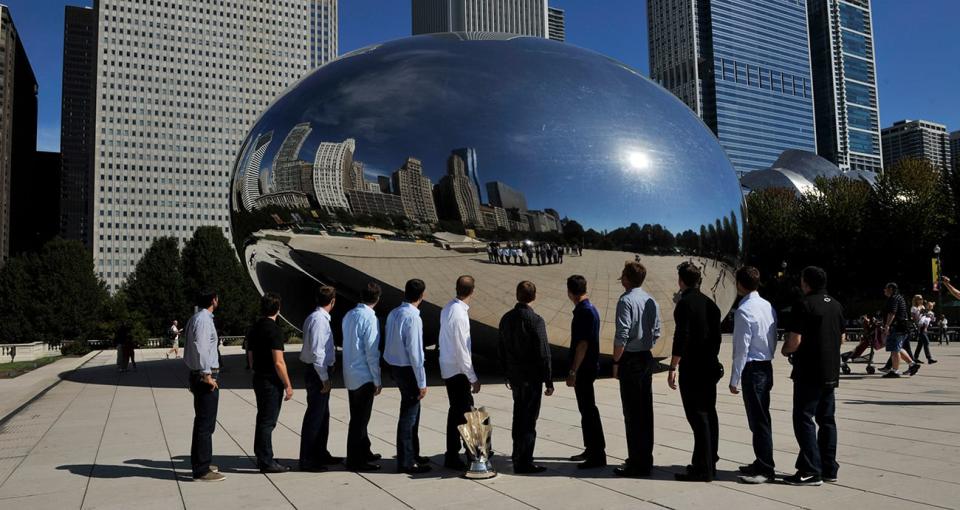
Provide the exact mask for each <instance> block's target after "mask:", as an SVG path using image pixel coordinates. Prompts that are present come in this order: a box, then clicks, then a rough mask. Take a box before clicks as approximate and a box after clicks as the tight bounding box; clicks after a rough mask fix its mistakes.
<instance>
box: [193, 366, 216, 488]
mask: <svg viewBox="0 0 960 510" xmlns="http://www.w3.org/2000/svg"><path fill="white" fill-rule="evenodd" d="M212 377H213V379H214V380H217V379H218V375H217V374H213V376H212ZM190 393H193V412H194V418H193V433H192V436H191V441H190V465H191V467H192V470H193V477H194V478H200V477H201V476H203V475H205V474H207V473H208V472H209V471H210V462H211V461H212V460H213V431H214V430H216V428H217V407H218V403H219V401H220V390H219V389H216V390H214V389H211V388H210V385H209V384H207V383H205V382H203V381H202V380H201V376H200V374H193V373H191V374H190Z"/></svg>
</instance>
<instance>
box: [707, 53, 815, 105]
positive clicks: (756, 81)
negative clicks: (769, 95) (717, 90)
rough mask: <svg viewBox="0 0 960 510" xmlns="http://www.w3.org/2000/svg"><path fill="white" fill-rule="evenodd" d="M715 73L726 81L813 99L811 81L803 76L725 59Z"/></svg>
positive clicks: (716, 66)
mask: <svg viewBox="0 0 960 510" xmlns="http://www.w3.org/2000/svg"><path fill="white" fill-rule="evenodd" d="M714 71H715V72H716V73H717V78H719V79H721V80H724V81H731V82H734V83H740V84H744V85H747V86H748V87H757V88H761V89H767V90H772V91H774V92H782V93H783V94H788V95H792V96H800V97H805V98H807V97H812V91H811V85H810V80H809V79H808V78H804V77H801V76H795V75H792V74H789V73H785V72H782V71H775V70H773V69H770V68H767V67H762V66H757V65H753V64H747V63H744V62H737V61H734V60H729V59H725V58H719V59H717V61H716V63H715V64H714Z"/></svg>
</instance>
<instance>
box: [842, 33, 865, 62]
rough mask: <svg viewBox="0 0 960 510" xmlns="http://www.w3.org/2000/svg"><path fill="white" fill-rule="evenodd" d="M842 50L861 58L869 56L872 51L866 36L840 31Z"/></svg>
mask: <svg viewBox="0 0 960 510" xmlns="http://www.w3.org/2000/svg"><path fill="white" fill-rule="evenodd" d="M840 39H841V40H842V41H843V52H844V53H849V54H851V55H856V56H858V57H862V58H870V57H871V56H872V51H871V48H870V43H869V42H868V41H867V38H866V37H864V36H863V35H861V34H858V33H855V32H848V31H846V30H843V31H842V35H841V37H840Z"/></svg>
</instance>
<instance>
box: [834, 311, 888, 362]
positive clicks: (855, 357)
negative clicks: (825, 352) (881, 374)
mask: <svg viewBox="0 0 960 510" xmlns="http://www.w3.org/2000/svg"><path fill="white" fill-rule="evenodd" d="M861 322H862V323H863V331H862V332H861V333H860V342H859V343H858V344H857V347H856V348H855V349H854V350H852V351H847V352H845V353H843V354H841V355H840V371H841V372H843V374H844V375H850V373H851V371H852V370H851V369H850V365H851V364H854V363H866V364H867V368H866V372H867V373H868V374H871V375H872V374H874V373H875V372H876V371H877V369H876V368H875V367H874V366H873V354H874V352H875V351H879V350H880V349H882V348H883V330H882V328H881V327H880V319H870V318H869V317H866V316H865V317H863V318H862V319H861Z"/></svg>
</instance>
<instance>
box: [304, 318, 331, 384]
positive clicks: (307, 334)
mask: <svg viewBox="0 0 960 510" xmlns="http://www.w3.org/2000/svg"><path fill="white" fill-rule="evenodd" d="M336 360H337V355H336V353H335V352H334V349H333V330H331V329H330V314H329V313H327V311H326V310H324V309H323V308H317V309H316V310H314V312H313V313H311V314H310V315H308V316H307V320H305V321H304V322H303V347H301V348H300V361H302V362H304V363H309V364H311V365H313V369H314V370H316V371H317V375H319V376H320V380H321V381H324V382H326V381H328V380H330V375H329V371H328V370H327V369H328V368H329V367H332V366H333V363H334V362H335V361H336Z"/></svg>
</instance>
